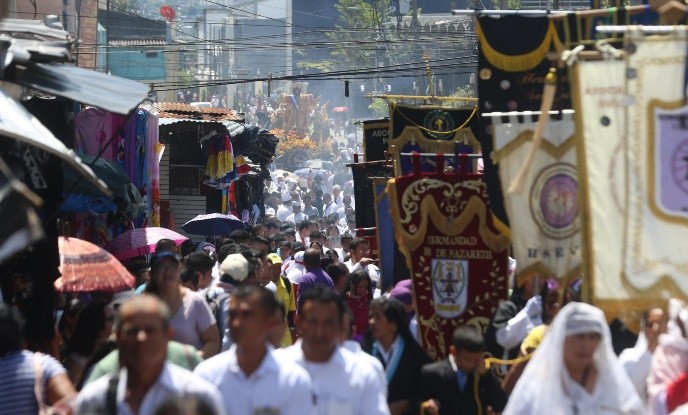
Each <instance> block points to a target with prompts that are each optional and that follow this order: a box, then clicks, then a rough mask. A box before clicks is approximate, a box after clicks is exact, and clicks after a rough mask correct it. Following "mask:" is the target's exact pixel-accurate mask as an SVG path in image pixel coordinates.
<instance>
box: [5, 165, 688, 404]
mask: <svg viewBox="0 0 688 415" xmlns="http://www.w3.org/2000/svg"><path fill="white" fill-rule="evenodd" d="M318 177H320V178H318ZM340 179H342V180H343V179H344V178H337V176H336V175H334V174H332V175H325V176H324V177H323V176H315V177H309V178H308V179H307V185H306V186H300V185H299V184H298V183H293V182H290V181H289V180H288V177H287V176H276V177H275V180H274V185H273V186H272V188H271V189H268V191H267V192H266V194H265V199H266V205H265V219H264V220H263V221H261V222H260V223H259V224H257V225H255V226H252V227H250V228H249V229H247V230H236V231H234V232H232V233H231V234H230V235H227V236H225V237H213V238H209V239H207V240H206V241H205V242H200V243H194V242H192V241H190V240H189V241H186V242H184V243H182V244H181V245H179V246H178V245H176V244H175V242H173V241H171V240H167V239H162V240H160V241H159V242H158V243H157V246H156V248H155V252H154V253H153V254H152V255H151V256H149V257H140V258H136V259H133V260H131V261H129V262H128V263H127V264H126V265H127V266H128V267H129V269H130V270H131V271H132V273H133V274H135V276H136V281H137V282H136V289H135V290H131V291H127V292H123V293H117V294H115V295H114V296H113V295H105V294H102V293H88V294H87V293H78V294H74V295H70V296H69V297H67V298H64V304H63V306H62V307H61V308H60V310H59V312H58V313H57V315H56V317H57V320H56V321H57V324H56V333H57V336H56V341H57V342H59V348H56V349H55V352H54V353H51V354H43V353H34V352H30V351H28V350H25V342H24V323H23V319H22V316H21V314H20V313H19V312H18V311H17V309H16V308H14V307H13V306H11V305H7V304H0V370H2V373H3V376H2V377H0V414H4V413H7V414H35V413H51V412H50V411H57V412H55V413H77V414H204V415H205V414H216V415H217V414H220V415H222V414H241V415H243V414H287V415H288V414H318V415H336V414H360V415H368V414H373V415H374V414H394V415H397V414H419V413H420V414H425V415H454V414H493V413H504V414H544V413H547V414H550V413H554V414H566V415H569V414H612V413H615V414H618V413H623V414H645V413H648V414H656V415H660V414H661V415H663V414H669V413H681V412H675V411H681V410H684V411H685V410H686V408H688V406H686V405H688V376H687V375H686V371H687V369H688V339H687V335H686V330H685V323H684V322H685V321H687V320H686V318H687V317H688V311H685V310H684V309H683V305H682V304H679V302H677V301H673V302H672V303H671V306H670V307H668V309H666V310H664V309H659V308H657V309H650V310H648V311H647V313H645V315H644V316H643V318H642V325H641V326H642V328H641V331H640V336H639V337H638V340H637V343H636V344H635V346H633V347H628V348H626V349H625V350H624V348H623V347H620V346H619V345H620V344H621V343H620V342H619V341H617V340H618V338H617V337H618V336H617V332H618V330H617V329H616V328H614V326H613V325H612V329H611V330H610V325H609V324H608V323H607V321H606V320H605V316H604V314H603V313H602V311H600V310H599V309H597V308H596V307H593V306H591V305H588V304H584V303H582V302H580V291H581V283H580V281H576V282H574V283H572V284H571V285H569V286H560V284H559V282H557V281H555V280H548V279H544V278H539V277H538V276H537V275H533V276H530V277H529V278H525V279H524V278H519V279H518V280H517V279H516V278H515V274H516V263H515V261H512V262H511V263H510V276H509V278H510V281H511V283H512V286H511V290H510V297H509V299H508V300H505V301H502V302H501V303H500V304H499V306H498V307H497V309H496V310H495V312H494V315H493V317H492V320H491V321H490V322H489V324H488V325H487V328H486V330H485V333H484V334H483V330H482V329H481V328H478V327H477V326H472V325H468V326H462V327H457V328H456V330H455V332H454V334H453V341H452V344H450V345H447V346H446V347H447V348H446V350H444V351H443V352H444V353H445V354H446V356H447V357H446V358H445V359H442V360H440V361H436V362H432V361H431V359H430V357H429V356H428V355H427V354H426V352H425V350H424V349H423V347H422V343H423V342H422V338H420V336H419V334H420V333H419V322H418V321H417V318H416V315H415V309H416V304H415V301H416V299H415V298H414V295H413V287H412V283H411V280H401V281H398V282H397V283H396V284H395V285H394V286H393V287H391V289H389V290H387V291H386V292H383V291H382V290H381V282H380V270H379V269H378V267H377V265H376V263H377V261H376V260H374V259H372V258H371V253H370V245H369V242H368V240H367V239H365V238H360V237H356V236H355V235H356V234H355V212H354V209H353V207H352V203H353V200H352V197H351V196H352V195H351V192H350V188H347V187H346V186H345V184H346V183H345V182H343V183H342V184H340V183H338V182H337V181H338V180H340ZM343 185H344V186H343ZM343 188H344V189H343ZM347 189H348V190H347ZM517 281H518V282H517ZM488 355H489V356H492V357H494V358H497V359H496V360H494V361H492V362H491V363H489V362H490V361H489V360H486V359H485V357H486V356H488ZM617 355H618V356H617ZM60 411H62V412H60Z"/></svg>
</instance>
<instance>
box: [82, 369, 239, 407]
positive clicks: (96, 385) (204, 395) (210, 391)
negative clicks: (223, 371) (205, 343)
mask: <svg viewBox="0 0 688 415" xmlns="http://www.w3.org/2000/svg"><path fill="white" fill-rule="evenodd" d="M112 376H113V375H112V374H110V375H106V376H103V377H101V378H99V379H98V380H95V381H93V382H92V383H89V384H88V385H86V386H84V389H82V390H81V392H79V395H78V396H77V399H76V410H75V412H74V413H75V414H106V413H108V411H107V409H106V406H107V398H106V395H107V390H108V386H109V382H110V379H111V378H112ZM126 389H127V370H126V368H124V369H122V370H121V371H120V374H119V382H118V383H117V397H116V402H117V413H118V414H119V415H135V412H134V411H133V410H132V409H131V407H129V404H127V403H126V402H125V400H124V398H125V396H126ZM182 395H186V396H189V395H192V396H195V397H197V398H199V399H202V400H203V401H204V402H206V403H207V404H208V405H210V407H211V408H212V409H213V411H215V413H216V414H218V415H224V414H225V410H224V408H223V406H222V399H221V398H220V394H219V393H218V391H217V388H215V386H213V385H212V384H210V383H208V382H207V381H205V380H203V379H202V378H201V377H199V376H197V375H195V374H193V373H191V372H189V371H188V370H186V369H182V368H181V367H179V366H176V365H174V364H172V363H170V362H165V365H164V366H163V369H162V372H161V373H160V377H159V378H158V380H157V381H156V382H155V383H154V384H153V385H151V387H150V388H149V389H148V391H147V392H146V395H145V396H144V397H143V401H142V402H141V407H140V408H139V412H138V414H140V415H151V414H153V413H155V411H156V409H158V407H159V406H160V405H161V404H163V403H164V402H167V401H168V400H170V399H173V398H176V397H179V396H182Z"/></svg>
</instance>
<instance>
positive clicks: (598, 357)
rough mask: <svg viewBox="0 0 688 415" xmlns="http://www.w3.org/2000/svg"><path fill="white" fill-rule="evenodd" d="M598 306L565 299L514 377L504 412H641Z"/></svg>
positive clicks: (554, 414)
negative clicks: (543, 336)
mask: <svg viewBox="0 0 688 415" xmlns="http://www.w3.org/2000/svg"><path fill="white" fill-rule="evenodd" d="M645 412H646V411H645V408H644V406H643V403H642V402H641V400H640V398H639V397H638V394H637V392H636V391H635V388H634V387H633V384H632V383H631V381H630V379H629V378H628V375H626V372H625V371H624V370H623V368H622V367H621V365H620V364H619V361H618V359H617V357H616V355H615V354H614V351H613V349H612V343H611V335H610V333H609V326H608V325H607V322H606V320H605V318H604V314H603V313H602V311H601V310H600V309H598V308H596V307H593V306H591V305H589V304H584V303H576V302H573V303H569V304H567V305H566V306H565V307H564V308H562V309H561V311H559V314H557V316H556V317H555V318H554V321H552V324H551V326H550V330H549V332H548V333H547V336H545V339H544V340H543V341H542V343H541V344H540V346H539V347H538V349H537V351H536V352H535V355H534V356H533V358H532V360H531V361H530V363H529V364H528V366H527V367H526V369H525V371H524V372H523V375H522V376H521V378H520V379H519V381H518V383H517V384H516V387H515V388H514V391H513V393H512V394H511V396H510V397H509V403H508V404H507V406H506V408H505V409H504V412H503V414H504V415H526V414H537V415H539V414H547V415H550V414H551V415H571V414H581V415H587V414H595V415H603V414H644V413H645Z"/></svg>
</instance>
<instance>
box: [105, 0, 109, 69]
mask: <svg viewBox="0 0 688 415" xmlns="http://www.w3.org/2000/svg"><path fill="white" fill-rule="evenodd" d="M105 73H106V74H109V73H110V0H106V1H105Z"/></svg>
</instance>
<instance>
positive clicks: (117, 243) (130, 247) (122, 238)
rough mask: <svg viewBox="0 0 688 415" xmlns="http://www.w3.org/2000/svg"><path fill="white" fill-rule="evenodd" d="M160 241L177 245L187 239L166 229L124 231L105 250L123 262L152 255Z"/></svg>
mask: <svg viewBox="0 0 688 415" xmlns="http://www.w3.org/2000/svg"><path fill="white" fill-rule="evenodd" d="M161 239H171V240H173V241H174V243H176V244H177V245H179V244H180V243H182V242H184V241H186V240H187V239H189V238H187V237H186V236H184V235H182V234H180V233H177V232H175V231H171V230H169V229H166V228H137V229H132V230H130V231H126V232H124V233H123V234H121V235H119V236H118V237H116V238H115V239H113V240H112V241H110V243H109V244H108V245H107V247H106V249H107V250H108V251H110V253H111V254H112V255H114V256H115V258H117V259H119V260H120V261H124V260H125V259H130V258H134V257H137V256H141V255H147V254H150V253H152V252H153V251H155V244H157V243H158V241H159V240H161Z"/></svg>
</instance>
